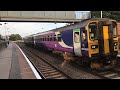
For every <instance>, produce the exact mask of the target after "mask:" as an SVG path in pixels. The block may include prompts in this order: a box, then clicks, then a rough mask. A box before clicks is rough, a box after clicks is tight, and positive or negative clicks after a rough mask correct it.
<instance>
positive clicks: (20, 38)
mask: <svg viewBox="0 0 120 90" xmlns="http://www.w3.org/2000/svg"><path fill="white" fill-rule="evenodd" d="M9 40H11V41H17V40H22V37H21V36H20V35H19V34H11V35H10V38H9Z"/></svg>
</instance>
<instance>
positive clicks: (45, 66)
mask: <svg viewBox="0 0 120 90" xmlns="http://www.w3.org/2000/svg"><path fill="white" fill-rule="evenodd" d="M19 46H20V47H21V48H22V50H23V51H24V52H25V53H26V56H27V57H28V58H29V59H30V61H31V62H32V64H33V65H34V66H35V68H36V69H37V71H38V73H39V74H40V75H41V76H42V78H44V79H72V78H71V77H70V76H69V75H67V74H65V73H64V72H62V71H61V70H60V69H59V68H57V67H56V66H54V65H53V64H51V63H49V62H48V61H47V60H45V59H43V58H41V57H40V56H39V55H38V54H37V53H35V52H33V51H32V50H30V48H29V49H28V48H26V47H23V46H21V45H19Z"/></svg>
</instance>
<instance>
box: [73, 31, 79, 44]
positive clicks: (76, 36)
mask: <svg viewBox="0 0 120 90" xmlns="http://www.w3.org/2000/svg"><path fill="white" fill-rule="evenodd" d="M74 41H75V42H76V43H79V41H80V35H79V32H75V33H74Z"/></svg>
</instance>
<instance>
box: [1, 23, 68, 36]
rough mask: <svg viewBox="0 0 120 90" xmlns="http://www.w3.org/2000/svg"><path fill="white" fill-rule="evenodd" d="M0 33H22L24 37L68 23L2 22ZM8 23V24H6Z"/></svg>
mask: <svg viewBox="0 0 120 90" xmlns="http://www.w3.org/2000/svg"><path fill="white" fill-rule="evenodd" d="M0 23H1V24H2V25H0V34H2V35H5V34H6V35H8V34H9V35H11V34H20V35H21V36H22V37H24V36H27V35H31V34H36V33H38V32H43V31H48V30H51V29H54V28H58V27H63V26H65V25H66V23H56V24H55V23H32V22H26V23H25V22H0ZM4 23H7V24H4Z"/></svg>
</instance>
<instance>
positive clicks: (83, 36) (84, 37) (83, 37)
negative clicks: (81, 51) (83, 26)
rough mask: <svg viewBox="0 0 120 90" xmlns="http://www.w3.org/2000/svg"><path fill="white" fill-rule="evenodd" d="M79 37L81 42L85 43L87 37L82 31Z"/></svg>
mask: <svg viewBox="0 0 120 90" xmlns="http://www.w3.org/2000/svg"><path fill="white" fill-rule="evenodd" d="M81 34H82V35H81V36H82V41H86V40H87V37H86V31H82V32H81Z"/></svg>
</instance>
